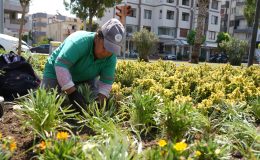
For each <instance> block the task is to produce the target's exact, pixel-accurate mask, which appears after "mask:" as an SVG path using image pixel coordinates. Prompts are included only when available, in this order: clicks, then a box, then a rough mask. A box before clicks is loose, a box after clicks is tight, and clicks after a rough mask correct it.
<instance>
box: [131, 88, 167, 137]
mask: <svg viewBox="0 0 260 160" xmlns="http://www.w3.org/2000/svg"><path fill="white" fill-rule="evenodd" d="M129 98H130V102H129V103H128V107H129V114H130V121H131V123H132V125H133V126H134V127H136V128H137V129H138V131H139V132H144V133H145V134H147V133H148V132H149V131H150V130H151V129H152V128H154V127H155V126H156V121H155V119H154V117H155V114H156V111H157V109H159V108H160V107H161V106H162V105H163V103H162V99H161V98H160V97H159V96H154V95H152V94H149V93H143V92H138V91H135V92H134V93H133V94H132V96H131V97H129ZM135 125H136V126H135Z"/></svg>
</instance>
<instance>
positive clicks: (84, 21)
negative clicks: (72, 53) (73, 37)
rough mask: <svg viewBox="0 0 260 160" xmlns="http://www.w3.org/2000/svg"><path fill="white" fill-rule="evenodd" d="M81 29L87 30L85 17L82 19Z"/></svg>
mask: <svg viewBox="0 0 260 160" xmlns="http://www.w3.org/2000/svg"><path fill="white" fill-rule="evenodd" d="M83 30H84V31H86V30H87V20H86V19H84V20H83Z"/></svg>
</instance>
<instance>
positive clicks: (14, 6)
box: [4, 0, 29, 13]
mask: <svg viewBox="0 0 260 160" xmlns="http://www.w3.org/2000/svg"><path fill="white" fill-rule="evenodd" d="M4 10H9V11H16V12H20V13H21V12H22V7H21V4H20V2H19V1H17V0H5V1H4ZM25 12H26V13H28V12H29V6H28V7H27V8H26V10H25Z"/></svg>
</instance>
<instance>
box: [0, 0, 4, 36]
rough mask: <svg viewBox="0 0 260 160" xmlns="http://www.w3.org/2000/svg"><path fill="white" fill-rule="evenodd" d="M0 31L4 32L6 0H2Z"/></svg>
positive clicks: (0, 2)
mask: <svg viewBox="0 0 260 160" xmlns="http://www.w3.org/2000/svg"><path fill="white" fill-rule="evenodd" d="M0 33H2V34H3V33H4V0H0Z"/></svg>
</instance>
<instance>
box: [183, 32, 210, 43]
mask: <svg viewBox="0 0 260 160" xmlns="http://www.w3.org/2000/svg"><path fill="white" fill-rule="evenodd" d="M195 36H196V31H195V30H190V31H189V33H188V35H187V42H188V44H189V45H194V42H195ZM205 41H206V37H205V36H203V40H202V42H201V44H203V43H204V42H205Z"/></svg>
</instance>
